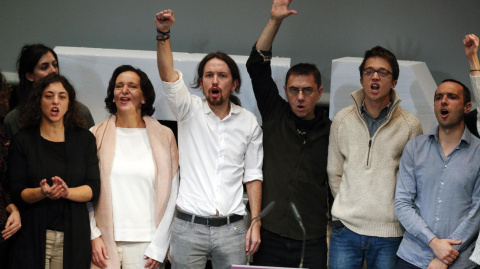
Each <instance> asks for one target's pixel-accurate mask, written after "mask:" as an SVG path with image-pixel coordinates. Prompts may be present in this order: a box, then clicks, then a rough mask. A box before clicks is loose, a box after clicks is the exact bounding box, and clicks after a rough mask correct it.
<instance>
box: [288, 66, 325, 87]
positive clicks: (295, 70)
mask: <svg viewBox="0 0 480 269" xmlns="http://www.w3.org/2000/svg"><path fill="white" fill-rule="evenodd" d="M291 75H303V76H308V75H312V76H313V78H314V79H315V83H316V84H317V87H320V86H322V76H321V74H320V71H319V70H318V68H317V66H316V65H314V64H311V63H299V64H296V65H294V66H292V67H290V69H288V71H287V75H286V76H285V86H287V83H288V79H289V78H290V76H291Z"/></svg>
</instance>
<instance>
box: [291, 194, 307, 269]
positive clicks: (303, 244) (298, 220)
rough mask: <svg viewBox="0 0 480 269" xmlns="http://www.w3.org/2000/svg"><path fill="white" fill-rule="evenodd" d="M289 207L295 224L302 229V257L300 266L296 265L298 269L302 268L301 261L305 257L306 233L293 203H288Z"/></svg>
mask: <svg viewBox="0 0 480 269" xmlns="http://www.w3.org/2000/svg"><path fill="white" fill-rule="evenodd" d="M290 207H291V208H292V212H293V216H294V217H295V219H297V222H298V224H299V225H300V228H302V232H303V240H302V256H301V257H300V264H299V265H298V268H303V259H304V257H305V237H306V234H307V233H306V232H305V227H303V222H302V217H301V216H300V213H298V210H297V207H296V206H295V204H294V203H293V202H290Z"/></svg>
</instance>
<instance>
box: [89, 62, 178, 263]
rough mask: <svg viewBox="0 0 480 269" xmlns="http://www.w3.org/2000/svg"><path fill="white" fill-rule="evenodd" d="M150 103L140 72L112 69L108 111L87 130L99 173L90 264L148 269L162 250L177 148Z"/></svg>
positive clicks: (173, 191)
mask: <svg viewBox="0 0 480 269" xmlns="http://www.w3.org/2000/svg"><path fill="white" fill-rule="evenodd" d="M154 102H155V91H154V88H153V85H152V83H151V82H150V80H149V79H148V77H147V75H146V74H145V73H144V72H143V71H141V70H139V69H136V68H134V67H132V66H130V65H122V66H120V67H118V68H117V69H115V71H114V72H113V75H112V78H111V79H110V82H109V85H108V89H107V97H106V98H105V103H106V107H107V110H108V111H109V112H110V114H111V116H110V117H108V118H107V120H105V121H104V122H102V123H100V124H99V125H96V126H95V127H93V129H92V132H93V133H94V135H95V137H96V138H97V149H98V157H99V160H100V176H101V192H100V197H99V199H98V203H97V204H94V215H95V218H93V214H91V215H90V216H91V221H92V224H91V225H92V249H93V254H92V262H93V265H94V266H93V268H96V267H95V266H98V267H100V268H113V269H117V268H123V269H136V268H150V269H153V268H158V266H161V264H160V263H161V262H163V261H164V259H165V256H166V254H167V251H168V247H169V242H170V225H171V223H172V220H173V214H174V211H175V200H176V198H177V191H178V174H177V172H178V150H177V145H176V142H175V137H174V136H173V133H172V131H171V130H170V129H169V128H167V127H165V126H163V125H161V124H160V123H159V122H158V121H157V120H156V119H154V118H152V117H151V116H152V115H153V112H154V111H155V108H154V107H153V104H154ZM91 213H93V212H91ZM97 227H98V228H97Z"/></svg>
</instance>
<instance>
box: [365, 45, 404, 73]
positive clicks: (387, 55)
mask: <svg viewBox="0 0 480 269" xmlns="http://www.w3.org/2000/svg"><path fill="white" fill-rule="evenodd" d="M372 57H380V58H383V59H385V60H387V62H388V63H389V64H390V67H391V68H392V76H393V80H398V76H399V75H400V67H399V66H398V62H397V58H396V57H395V55H394V54H393V53H392V52H391V51H389V50H387V49H386V48H384V47H381V46H375V47H373V48H371V49H369V50H367V51H365V55H364V56H363V61H362V63H361V64H360V66H359V67H358V70H359V71H360V78H362V75H363V69H364V68H365V62H366V61H367V60H368V59H369V58H372Z"/></svg>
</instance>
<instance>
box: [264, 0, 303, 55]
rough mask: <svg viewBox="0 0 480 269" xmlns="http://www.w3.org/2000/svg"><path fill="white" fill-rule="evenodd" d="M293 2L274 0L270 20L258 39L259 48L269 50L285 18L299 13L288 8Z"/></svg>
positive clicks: (290, 0) (289, 0)
mask: <svg viewBox="0 0 480 269" xmlns="http://www.w3.org/2000/svg"><path fill="white" fill-rule="evenodd" d="M291 2H292V0H273V4H272V10H271V11H270V20H269V21H268V23H267V25H266V26H265V29H263V32H262V34H261V35H260V37H259V38H258V41H257V49H258V50H263V51H269V50H270V49H271V48H272V44H273V39H275V36H276V35H277V32H278V29H279V28H280V25H281V24H282V21H283V19H285V18H286V17H288V16H290V15H292V14H297V11H295V10H288V7H289V6H290V3H291Z"/></svg>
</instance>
